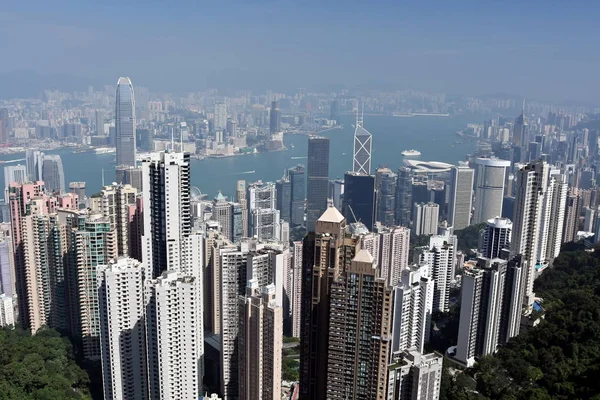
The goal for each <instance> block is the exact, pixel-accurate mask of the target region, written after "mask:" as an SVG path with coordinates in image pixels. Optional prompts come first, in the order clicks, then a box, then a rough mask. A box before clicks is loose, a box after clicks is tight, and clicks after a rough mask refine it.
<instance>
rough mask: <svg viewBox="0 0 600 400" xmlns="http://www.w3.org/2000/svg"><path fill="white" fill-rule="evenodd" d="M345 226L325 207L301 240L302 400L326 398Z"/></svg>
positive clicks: (338, 215) (333, 210) (342, 217)
mask: <svg viewBox="0 0 600 400" xmlns="http://www.w3.org/2000/svg"><path fill="white" fill-rule="evenodd" d="M309 176H310V174H309ZM345 227H346V220H345V219H344V216H343V215H342V214H340V212H339V211H338V210H337V209H335V208H334V207H329V208H328V209H327V210H326V211H325V212H324V213H323V215H321V217H320V218H319V219H318V220H317V221H316V228H315V229H316V232H314V231H313V232H310V231H309V234H308V235H307V236H306V237H305V238H304V244H303V267H302V269H303V272H302V283H303V284H302V322H301V325H300V326H301V342H300V343H301V344H300V346H301V350H300V392H301V393H300V395H301V397H302V398H305V399H326V398H327V383H328V381H327V360H328V356H327V354H328V352H329V344H328V343H329V339H328V332H329V321H330V319H329V304H330V299H331V282H333V281H335V280H337V279H338V278H339V276H340V274H341V273H342V271H343V268H344V255H345V251H344V230H345ZM313 294H314V295H313Z"/></svg>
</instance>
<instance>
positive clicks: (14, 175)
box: [4, 164, 29, 190]
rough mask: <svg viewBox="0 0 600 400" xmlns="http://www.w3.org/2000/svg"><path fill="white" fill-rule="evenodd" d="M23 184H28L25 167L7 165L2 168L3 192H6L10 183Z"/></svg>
mask: <svg viewBox="0 0 600 400" xmlns="http://www.w3.org/2000/svg"><path fill="white" fill-rule="evenodd" d="M25 182H29V179H28V177H27V168H26V167H25V165H20V164H19V165H7V166H6V167H4V190H7V189H8V186H9V184H11V183H25Z"/></svg>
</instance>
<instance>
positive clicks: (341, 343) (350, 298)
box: [313, 249, 393, 400]
mask: <svg viewBox="0 0 600 400" xmlns="http://www.w3.org/2000/svg"><path fill="white" fill-rule="evenodd" d="M392 303H393V301H392V289H391V288H390V287H389V286H388V285H387V284H386V282H385V280H383V279H381V278H377V271H376V267H375V260H374V259H373V257H372V256H371V254H369V252H368V251H367V250H364V249H362V250H360V251H358V252H357V254H356V256H355V257H354V259H353V260H352V263H351V264H350V267H349V268H348V269H347V270H346V271H345V272H343V273H342V274H341V276H340V277H338V278H337V279H334V281H333V283H332V285H331V296H330V311H329V316H330V321H329V337H328V346H329V348H328V355H327V391H326V397H327V399H339V400H345V399H355V400H358V399H381V400H383V399H385V398H386V388H385V384H384V382H385V380H386V379H387V372H388V368H387V366H388V360H389V356H390V347H391V337H392V315H391V312H390V311H391V310H392V307H393V306H392ZM313 398H316V397H313Z"/></svg>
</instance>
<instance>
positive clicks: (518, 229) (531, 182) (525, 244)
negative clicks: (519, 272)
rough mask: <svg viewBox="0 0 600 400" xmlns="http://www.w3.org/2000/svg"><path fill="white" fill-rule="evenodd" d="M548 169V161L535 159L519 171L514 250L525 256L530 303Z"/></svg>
mask: <svg viewBox="0 0 600 400" xmlns="http://www.w3.org/2000/svg"><path fill="white" fill-rule="evenodd" d="M549 170H550V168H549V166H548V164H547V163H546V162H544V161H534V162H533V163H530V164H527V165H525V166H524V167H522V168H521V169H520V170H519V171H518V172H517V187H516V194H517V195H516V199H515V209H514V216H513V231H512V239H511V251H512V252H513V254H521V255H522V257H523V259H522V262H523V275H524V278H523V279H524V282H523V290H524V296H523V302H524V305H525V306H527V307H530V306H531V305H532V304H533V299H534V295H533V281H534V279H535V268H536V264H537V261H538V260H537V256H538V246H539V235H540V225H541V221H542V216H543V210H542V208H543V204H544V195H545V194H546V190H547V186H548V177H549Z"/></svg>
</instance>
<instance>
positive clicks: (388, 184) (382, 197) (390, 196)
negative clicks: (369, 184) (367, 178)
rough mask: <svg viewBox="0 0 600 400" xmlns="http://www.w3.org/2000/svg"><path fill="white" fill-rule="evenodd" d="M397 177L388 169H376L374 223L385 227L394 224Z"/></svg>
mask: <svg viewBox="0 0 600 400" xmlns="http://www.w3.org/2000/svg"><path fill="white" fill-rule="evenodd" d="M397 179H398V177H397V176H396V174H395V173H393V172H392V170H390V169H389V168H378V169H377V173H376V174H375V189H376V190H377V205H376V221H378V222H380V223H381V224H383V225H385V226H392V225H394V224H395V217H394V216H395V211H396V181H397Z"/></svg>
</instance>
